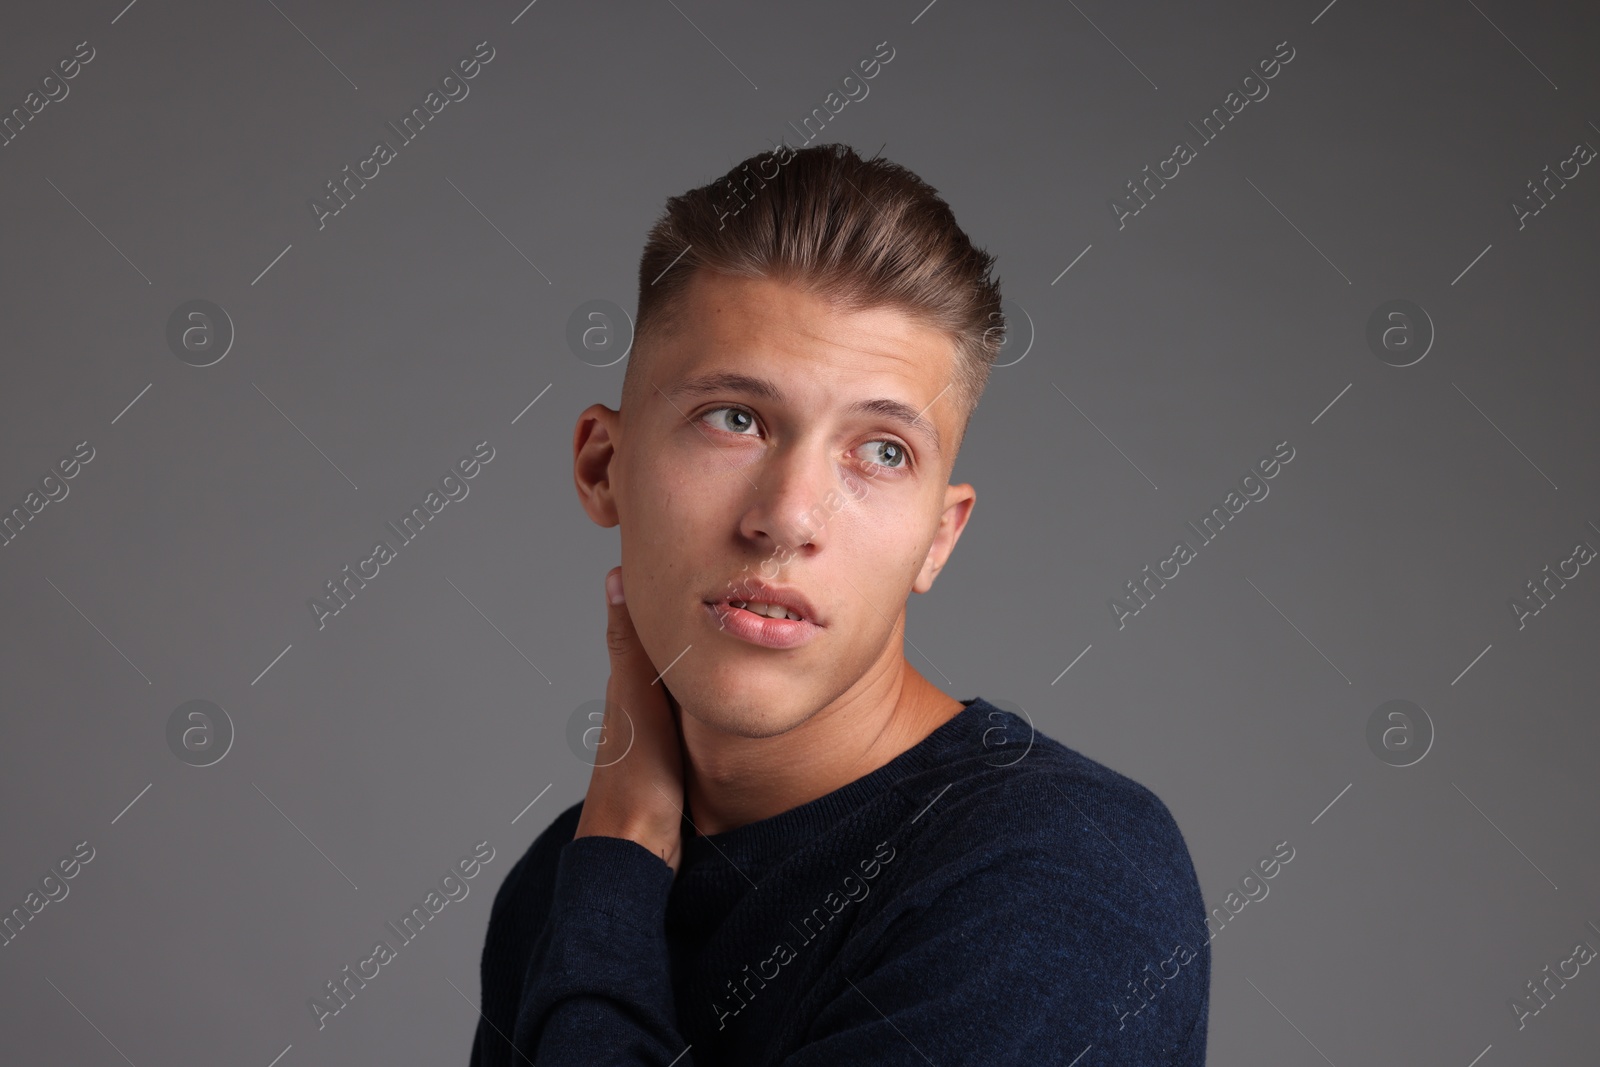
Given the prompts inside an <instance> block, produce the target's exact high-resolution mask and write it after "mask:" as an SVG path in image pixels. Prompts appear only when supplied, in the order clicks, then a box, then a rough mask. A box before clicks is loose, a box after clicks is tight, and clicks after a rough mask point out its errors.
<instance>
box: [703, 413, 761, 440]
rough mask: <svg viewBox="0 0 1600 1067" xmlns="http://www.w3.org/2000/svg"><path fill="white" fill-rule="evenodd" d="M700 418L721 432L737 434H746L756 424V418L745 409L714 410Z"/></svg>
mask: <svg viewBox="0 0 1600 1067" xmlns="http://www.w3.org/2000/svg"><path fill="white" fill-rule="evenodd" d="M700 418H701V419H703V420H705V421H706V422H709V423H710V424H711V425H712V426H714V427H716V428H717V429H719V430H725V431H727V432H728V433H737V434H742V433H744V431H745V430H747V429H749V428H751V427H752V426H754V425H755V424H756V420H755V417H754V416H752V415H751V414H750V413H749V412H748V411H746V410H745V409H744V408H734V407H723V408H712V409H711V410H710V411H707V412H706V413H705V414H703V415H701V416H700Z"/></svg>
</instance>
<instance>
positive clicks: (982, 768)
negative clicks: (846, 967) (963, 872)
mask: <svg viewBox="0 0 1600 1067" xmlns="http://www.w3.org/2000/svg"><path fill="white" fill-rule="evenodd" d="M981 719H982V723H981V725H980V726H979V728H978V729H977V730H976V731H975V734H974V736H973V737H972V740H971V741H970V743H968V744H967V745H965V746H964V747H957V748H955V749H953V750H951V751H950V752H949V753H948V757H947V759H945V760H943V761H941V763H940V765H939V766H937V767H934V768H929V769H927V770H924V771H922V772H920V773H918V774H916V775H915V776H913V777H912V778H909V779H907V780H905V781H903V782H902V783H901V786H902V790H903V791H904V792H905V793H906V794H907V797H908V800H909V801H910V810H911V813H912V815H911V818H912V819H913V820H914V822H913V823H911V824H910V825H909V826H908V831H910V833H909V836H908V838H907V840H908V842H915V843H916V845H915V847H916V849H919V850H922V851H925V852H926V853H927V855H928V859H929V862H940V861H949V862H954V863H956V864H957V865H958V866H965V867H972V866H975V865H978V864H984V863H987V864H1003V863H1019V862H1022V863H1043V864H1047V865H1053V866H1058V867H1060V868H1061V870H1062V871H1063V872H1064V873H1076V872H1094V873H1095V874H1096V875H1097V876H1099V877H1102V878H1104V879H1106V880H1107V881H1108V882H1109V883H1114V884H1121V885H1123V886H1125V887H1126V888H1128V889H1130V890H1133V891H1134V892H1136V893H1140V892H1148V891H1153V892H1154V893H1155V894H1156V895H1158V896H1160V897H1164V898H1165V900H1166V901H1167V902H1168V903H1169V904H1174V903H1181V904H1182V905H1184V906H1191V905H1192V906H1193V907H1195V908H1196V909H1197V910H1198V909H1199V908H1200V905H1199V886H1198V880H1197V879H1196V876H1195V872H1194V866H1193V863H1192V860H1191V857H1190V855H1189V850H1188V845H1187V843H1186V841H1185V840H1184V836H1183V832H1182V830H1181V829H1180V827H1179V825H1178V822H1177V820H1176V818H1175V817H1174V816H1173V814H1172V812H1171V810H1170V809H1169V808H1168V807H1167V805H1166V803H1165V802H1163V801H1162V800H1161V798H1160V797H1159V796H1157V795H1156V793H1155V792H1154V791H1153V790H1151V789H1150V788H1149V787H1147V786H1146V785H1144V784H1143V783H1142V782H1139V781H1137V780H1135V779H1134V778H1132V777H1130V776H1128V775H1126V774H1123V773H1121V772H1119V771H1116V770H1114V769H1112V768H1111V767H1109V766H1107V765H1105V764H1103V763H1101V762H1099V761H1098V760H1095V759H1093V758H1091V757H1089V756H1086V755H1084V754H1083V753H1081V752H1079V751H1077V750H1076V749H1073V748H1071V747H1069V746H1067V745H1066V744H1064V743H1062V742H1061V741H1059V740H1057V739H1055V738H1053V737H1051V736H1049V735H1047V734H1045V733H1044V732H1042V731H1041V730H1039V729H1038V728H1037V726H1036V725H1035V724H1033V723H1032V722H1031V721H1030V720H1028V719H1027V718H1025V717H1024V716H1019V715H1016V714H1015V713H1013V712H1010V711H1006V710H1004V709H1000V708H998V707H994V706H993V705H989V704H988V703H987V702H984V704H983V706H982V715H981ZM924 805H925V807H924ZM1135 887H1141V888H1135Z"/></svg>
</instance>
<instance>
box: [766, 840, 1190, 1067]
mask: <svg viewBox="0 0 1600 1067" xmlns="http://www.w3.org/2000/svg"><path fill="white" fill-rule="evenodd" d="M1073 851H1074V850H1072V849H1064V848H1063V847H1062V846H1061V845H1060V844H1059V843H1055V844H1049V845H1038V846H1026V847H1015V846H1008V847H1006V848H1004V849H1003V850H1000V851H998V853H997V854H996V855H995V856H994V857H993V858H992V859H991V860H990V861H988V862H986V863H985V864H984V865H983V866H981V867H979V868H977V869H976V870H974V871H972V872H971V873H969V874H967V875H964V876H963V877H961V878H959V879H958V880H956V881H954V882H953V884H950V885H948V886H946V887H944V888H942V889H939V890H937V891H932V892H930V894H929V896H930V899H927V901H926V903H925V904H923V905H921V906H917V907H914V908H911V909H909V910H907V911H906V912H903V913H901V914H900V915H899V916H898V917H897V918H896V919H895V920H894V921H893V922H892V923H891V924H890V925H889V927H888V928H887V929H886V930H885V931H884V932H883V936H882V937H881V939H880V941H879V943H878V944H875V945H874V946H873V947H872V949H871V950H870V951H869V952H866V953H864V954H863V955H862V956H861V958H860V960H859V961H858V962H856V963H855V964H854V965H852V966H851V967H850V968H849V969H848V971H847V972H846V974H845V978H844V984H843V985H842V986H841V987H840V988H839V989H837V990H835V991H832V992H831V994H830V998H829V999H828V1000H827V1002H826V1003H825V1004H823V1005H822V1007H821V1010H820V1013H819V1014H818V1015H817V1018H816V1021H815V1023H814V1024H813V1025H812V1026H811V1028H810V1030H809V1032H808V1033H806V1034H805V1035H802V1047H801V1048H799V1049H798V1050H797V1051H795V1052H794V1053H793V1054H791V1055H789V1056H788V1057H787V1058H785V1059H784V1060H783V1061H782V1065H781V1067H856V1065H860V1067H866V1065H868V1064H871V1065H874V1067H927V1065H928V1064H929V1063H930V1062H931V1063H937V1064H952V1063H961V1064H985V1065H986V1064H994V1065H1000V1064H1014V1063H1055V1064H1076V1065H1078V1067H1088V1065H1090V1064H1093V1065H1094V1067H1111V1065H1118V1067H1155V1065H1161V1067H1202V1065H1203V1064H1204V1062H1205V1034H1206V1013H1207V1003H1208V999H1209V997H1208V993H1209V985H1210V952H1209V949H1208V947H1207V943H1206V940H1205V936H1204V928H1203V927H1201V928H1200V931H1199V935H1198V936H1196V924H1197V922H1198V918H1197V915H1198V914H1199V913H1200V912H1201V906H1200V902H1199V898H1198V893H1197V890H1192V887H1191V886H1190V885H1188V884H1187V883H1186V882H1185V881H1184V880H1182V879H1174V880H1173V881H1171V882H1161V883H1158V884H1157V887H1156V888H1154V889H1153V888H1152V886H1151V885H1150V884H1148V883H1146V882H1145V881H1144V873H1142V872H1139V871H1137V870H1136V869H1134V868H1132V866H1131V865H1130V864H1126V863H1123V862H1122V861H1121V860H1120V859H1118V858H1117V857H1115V856H1112V857H1109V862H1101V860H1102V859H1105V857H1101V856H1096V857H1095V858H1094V859H1092V860H1090V859H1087V858H1086V857H1085V856H1083V855H1082V854H1079V855H1076V856H1074V855H1073ZM1158 877H1159V876H1158ZM1079 1057H1081V1059H1080V1058H1079Z"/></svg>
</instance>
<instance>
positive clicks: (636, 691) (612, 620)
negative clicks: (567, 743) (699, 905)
mask: <svg viewBox="0 0 1600 1067" xmlns="http://www.w3.org/2000/svg"><path fill="white" fill-rule="evenodd" d="M622 594H623V589H622V568H621V567H613V568H612V569H611V570H610V571H608V572H607V573H606V602H607V603H608V604H609V605H610V607H609V608H608V616H607V623H606V647H607V648H609V649H610V651H611V677H610V679H609V680H607V682H606V710H605V717H604V720H603V721H602V723H601V738H602V739H603V741H605V742H608V743H613V744H616V745H621V746H629V740H628V737H629V733H628V732H629V728H630V726H631V728H632V744H631V747H627V755H626V756H625V757H623V758H621V759H617V760H615V761H614V762H610V763H605V762H604V761H602V760H600V759H596V761H595V765H594V771H593V773H592V774H591V775H590V777H589V792H588V793H587V794H586V795H585V797H584V800H583V809H582V811H581V812H580V814H579V816H578V829H577V832H576V833H574V834H573V837H574V838H579V837H591V836H596V837H620V838H624V839H626V840H629V841H637V842H638V843H639V844H641V845H643V846H644V847H645V848H648V849H649V850H650V851H651V852H654V853H655V854H656V855H657V856H660V857H661V859H662V860H663V861H665V862H666V864H667V865H668V866H670V867H671V868H672V872H673V874H677V872H678V864H679V862H680V860H681V858H682V853H683V839H682V832H681V829H680V828H681V822H680V820H681V819H682V817H683V812H682V808H683V747H682V746H683V740H682V735H681V734H680V733H679V732H678V722H677V719H676V718H675V713H676V711H677V709H676V706H675V704H674V703H673V701H672V696H671V694H670V693H668V692H667V687H666V684H665V683H664V682H661V681H658V680H656V673H657V672H656V668H655V665H654V664H652V663H651V662H650V657H649V656H647V655H645V651H644V646H643V645H641V644H640V643H639V635H638V634H637V633H636V632H635V631H634V629H633V619H632V618H631V617H630V616H629V615H628V606H627V604H626V603H624V602H623V599H622ZM613 716H617V719H618V721H613Z"/></svg>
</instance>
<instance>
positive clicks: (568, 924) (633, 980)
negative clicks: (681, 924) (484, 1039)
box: [517, 836, 694, 1067]
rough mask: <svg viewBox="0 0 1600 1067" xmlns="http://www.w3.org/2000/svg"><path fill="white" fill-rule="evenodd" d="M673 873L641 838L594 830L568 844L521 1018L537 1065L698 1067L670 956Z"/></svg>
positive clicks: (520, 1029)
mask: <svg viewBox="0 0 1600 1067" xmlns="http://www.w3.org/2000/svg"><path fill="white" fill-rule="evenodd" d="M672 879H673V871H672V868H671V867H669V866H668V865H667V864H666V863H665V862H664V861H663V860H662V859H661V857H659V856H657V855H655V854H653V853H652V852H651V851H650V850H649V849H647V848H645V847H644V846H642V845H640V844H639V843H637V842H635V841H629V840H625V839H623V838H617V837H602V836H587V837H578V838H574V839H573V840H572V841H569V842H567V844H565V845H564V846H562V849H561V857H560V859H559V860H558V861H557V864H556V880H555V893H554V897H553V899H552V902H551V908H550V916H549V919H548V921H547V923H546V926H545V933H544V934H543V935H541V937H540V938H539V941H538V943H537V944H536V945H535V947H534V952H533V958H532V960H531V961H530V963H529V969H528V974H529V977H530V984H529V987H528V989H527V993H526V997H525V999H524V1001H523V1005H522V1008H521V1012H520V1013H519V1016H518V1019H517V1031H518V1034H519V1035H522V1034H527V1035H530V1036H531V1035H537V1041H536V1042H535V1043H533V1047H532V1049H531V1053H532V1059H533V1061H534V1062H535V1063H537V1064H538V1065H539V1067H567V1065H569V1064H571V1065H577V1064H584V1065H589V1064H596V1063H605V1064H615V1065H618V1067H624V1065H639V1067H644V1065H659V1067H666V1065H668V1064H672V1065H674V1067H692V1065H693V1063H694V1059H693V1054H692V1053H689V1054H685V1042H684V1039H683V1038H682V1037H681V1036H680V1035H679V1033H678V1021H677V1012H676V1010H675V1008H674V1006H673V997H672V977H671V967H670V962H669V960H668V957H667V938H666V909H667V895H668V892H669V891H670V890H671V888H672ZM519 1044H520V1041H519Z"/></svg>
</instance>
